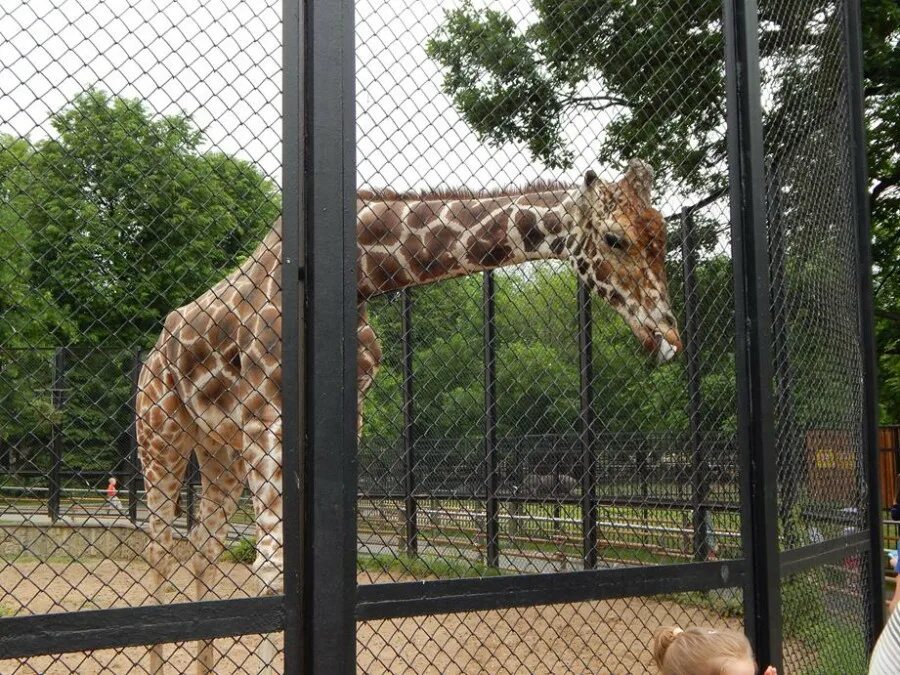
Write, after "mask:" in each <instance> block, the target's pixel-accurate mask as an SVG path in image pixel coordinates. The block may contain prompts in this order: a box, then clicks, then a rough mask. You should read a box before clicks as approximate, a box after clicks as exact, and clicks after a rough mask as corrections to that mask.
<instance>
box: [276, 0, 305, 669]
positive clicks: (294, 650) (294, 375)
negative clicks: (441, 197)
mask: <svg viewBox="0 0 900 675" xmlns="http://www.w3.org/2000/svg"><path fill="white" fill-rule="evenodd" d="M304 18H305V17H304V7H303V2H302V0H283V2H282V69H281V77H282V84H281V86H282V96H281V100H282V115H281V135H282V136H281V137H282V145H281V155H282V156H281V164H282V193H281V194H282V197H281V219H282V226H281V227H282V259H281V293H282V305H283V306H282V327H281V345H282V349H281V367H282V369H283V373H282V377H281V402H282V418H281V432H282V448H281V462H282V477H283V478H282V479H283V481H284V484H283V495H282V516H281V518H282V521H281V522H282V527H283V532H284V672H285V673H287V674H290V675H297V674H298V673H301V672H303V667H304V655H305V654H306V650H307V640H306V639H307V636H306V634H305V632H304V625H303V597H302V594H301V589H302V588H303V576H302V566H303V554H304V549H303V546H304V538H303V534H302V530H303V513H302V509H303V504H302V500H301V493H300V486H301V485H302V484H303V482H302V481H303V479H304V475H303V471H302V456H301V452H302V448H304V445H305V444H304V437H305V434H306V401H305V395H306V392H305V389H304V387H303V384H302V383H303V382H304V381H305V373H304V370H305V369H304V362H303V353H304V351H305V346H304V339H305V334H304V317H305V313H306V312H305V307H304V288H303V281H302V279H303V272H304V268H303V262H304V259H305V250H306V242H305V240H304V237H303V209H304V196H303V178H302V177H303V156H304V145H303V140H304V136H305V133H306V118H305V116H304V111H305V109H304V106H303V95H304V94H303V89H304V86H305V83H306V80H305V75H304V66H305V58H304V46H303V44H304V43H303V39H304V30H305V25H304Z"/></svg>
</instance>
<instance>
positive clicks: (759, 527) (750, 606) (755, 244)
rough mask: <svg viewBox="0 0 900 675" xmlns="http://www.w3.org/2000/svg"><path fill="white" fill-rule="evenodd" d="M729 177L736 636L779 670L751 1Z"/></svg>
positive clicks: (730, 52)
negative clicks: (738, 576)
mask: <svg viewBox="0 0 900 675" xmlns="http://www.w3.org/2000/svg"><path fill="white" fill-rule="evenodd" d="M724 18H725V20H724V27H725V58H726V64H725V74H726V84H727V87H726V89H727V107H728V119H727V123H728V169H729V185H730V191H731V230H732V255H733V259H734V288H735V293H734V298H735V345H736V348H735V352H736V362H737V364H736V365H737V396H738V410H737V413H738V443H739V448H740V456H741V459H742V469H743V471H742V474H743V475H742V480H741V504H742V506H743V509H742V518H741V526H742V530H743V531H742V539H743V554H744V557H745V558H746V559H747V560H748V563H749V565H748V566H749V568H750V574H749V575H748V576H747V582H746V586H745V588H744V628H745V630H746V631H747V634H748V636H749V637H750V639H751V641H752V642H753V644H754V647H755V651H756V656H757V660H758V661H759V662H760V663H765V664H771V665H773V666H775V667H776V668H778V669H779V670H781V666H782V630H781V627H782V618H781V592H780V585H781V584H780V582H781V580H780V570H779V547H778V503H777V494H776V492H777V491H776V490H774V489H772V487H773V486H774V485H776V484H777V483H776V481H777V479H778V472H777V466H776V457H775V443H774V420H773V401H772V399H773V393H772V378H773V370H774V368H773V363H772V322H771V316H770V313H769V298H770V294H769V268H768V250H767V244H768V242H767V237H766V204H765V198H766V194H765V180H764V165H763V128H762V103H761V98H760V72H759V28H758V12H757V6H756V2H755V0H725V17H724Z"/></svg>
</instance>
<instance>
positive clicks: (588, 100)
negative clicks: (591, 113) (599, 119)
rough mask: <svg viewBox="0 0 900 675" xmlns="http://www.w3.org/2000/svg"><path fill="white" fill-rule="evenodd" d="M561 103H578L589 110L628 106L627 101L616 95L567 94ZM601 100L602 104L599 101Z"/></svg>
mask: <svg viewBox="0 0 900 675" xmlns="http://www.w3.org/2000/svg"><path fill="white" fill-rule="evenodd" d="M560 102H561V103H562V104H563V105H579V106H583V107H585V108H588V109H589V110H606V109H607V108H613V107H615V106H626V107H627V106H629V105H630V104H629V102H628V101H627V100H625V99H624V98H619V97H618V96H568V97H566V98H563V99H561V101H560ZM601 102H602V105H600V103H601Z"/></svg>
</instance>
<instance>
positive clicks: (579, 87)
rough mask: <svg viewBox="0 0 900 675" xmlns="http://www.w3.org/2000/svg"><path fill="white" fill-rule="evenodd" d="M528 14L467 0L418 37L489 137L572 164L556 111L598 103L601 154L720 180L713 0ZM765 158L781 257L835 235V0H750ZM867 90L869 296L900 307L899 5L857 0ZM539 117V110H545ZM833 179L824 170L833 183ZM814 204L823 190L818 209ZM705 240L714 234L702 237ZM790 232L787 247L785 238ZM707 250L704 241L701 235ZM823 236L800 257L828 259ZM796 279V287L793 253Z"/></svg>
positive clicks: (892, 360) (580, 5)
mask: <svg viewBox="0 0 900 675" xmlns="http://www.w3.org/2000/svg"><path fill="white" fill-rule="evenodd" d="M530 4H531V8H532V10H533V13H532V14H531V15H530V16H531V17H533V20H532V19H529V22H528V23H527V25H524V24H521V23H517V22H516V21H514V20H513V19H512V18H511V17H510V16H509V15H507V14H504V13H503V12H498V11H495V10H490V9H476V8H475V7H474V6H473V4H472V3H471V2H465V3H463V4H462V5H461V6H460V7H459V8H457V9H453V10H450V11H448V12H447V13H446V17H445V21H444V23H443V24H442V25H441V27H440V29H439V30H438V31H437V32H436V33H435V34H434V35H433V36H432V38H431V40H430V41H429V43H428V47H427V48H428V52H429V54H430V56H431V57H432V58H434V59H435V60H436V61H437V62H438V63H439V65H440V66H441V67H442V68H443V73H444V80H443V86H444V90H445V92H446V93H447V94H448V95H449V96H450V97H451V98H452V99H453V101H454V103H455V105H456V106H457V107H458V108H459V110H460V112H461V113H462V115H463V117H464V118H465V119H466V121H467V122H468V123H469V124H470V125H471V126H472V128H473V129H474V130H475V131H476V132H477V133H478V134H479V136H480V137H481V138H482V139H484V140H486V141H488V142H490V143H495V144H499V143H504V142H509V141H514V142H518V143H521V144H522V145H524V146H525V147H527V148H528V149H529V150H530V151H531V153H532V154H533V156H534V157H535V158H536V159H537V160H540V161H542V162H543V163H544V164H546V165H547V166H549V167H565V166H568V165H569V163H570V161H571V158H572V156H573V154H572V148H571V147H570V143H569V140H568V139H567V138H566V136H565V126H566V125H565V120H566V119H567V116H570V115H572V114H573V113H575V112H594V113H596V115H597V120H598V122H599V123H600V125H601V126H602V129H603V136H602V145H601V147H600V150H599V155H600V156H599V158H598V159H599V162H600V163H601V165H606V166H610V165H613V166H615V165H616V164H617V163H619V162H621V160H622V159H624V158H627V157H633V156H639V157H642V158H644V159H646V160H648V161H649V162H650V163H651V164H653V165H654V167H656V168H657V169H658V170H659V177H660V179H661V181H662V183H661V186H662V187H663V189H665V190H666V191H667V192H669V193H671V194H679V193H680V194H682V195H685V196H686V197H687V198H693V199H697V198H698V197H697V195H699V196H700V198H702V197H704V196H705V195H715V194H717V193H718V192H719V191H720V190H721V189H722V187H723V186H724V185H725V181H726V177H727V175H726V174H727V172H726V163H725V154H726V146H725V82H724V68H723V55H724V39H723V30H722V22H721V13H722V6H721V3H719V2H712V1H707V0H701V1H699V2H694V1H691V2H687V1H684V2H669V1H668V0H667V1H662V0H651V1H650V2H628V1H625V0H587V1H585V0H531V3H530ZM759 10H760V19H759V44H760V53H761V57H762V63H763V68H762V74H763V92H764V96H763V104H764V106H763V107H764V110H763V115H764V119H763V122H764V131H765V139H766V162H767V170H768V174H769V175H770V176H773V177H774V180H776V181H778V184H775V185H770V186H769V188H770V190H772V192H771V193H770V200H774V199H777V197H776V195H778V194H780V195H782V196H784V202H785V204H784V205H781V206H778V207H777V208H771V207H772V205H773V204H776V202H774V201H772V202H770V214H772V213H777V212H778V209H781V216H782V221H783V223H785V224H782V225H779V227H783V228H784V229H785V231H784V233H783V235H781V236H782V245H783V246H785V247H786V248H787V250H788V257H790V255H791V253H792V252H793V251H796V250H798V249H797V248H796V247H797V246H799V243H798V242H805V241H809V238H808V237H807V236H806V234H805V233H804V232H803V229H804V228H809V229H816V228H821V230H824V234H822V232H821V230H820V238H821V239H823V240H824V239H827V238H828V237H832V236H836V234H835V233H837V232H838V231H839V229H840V218H841V216H840V215H839V214H836V213H831V214H828V216H827V218H826V221H827V220H828V219H832V220H834V222H833V223H832V222H820V219H818V218H813V217H810V213H811V206H812V208H814V207H815V205H816V204H819V203H821V202H822V201H823V200H824V201H828V200H829V199H830V197H829V196H828V195H823V193H822V192H821V189H822V186H821V185H819V184H817V183H816V178H815V177H816V176H820V175H827V174H828V173H829V171H831V173H832V174H833V173H834V172H833V167H834V165H835V162H838V163H839V162H843V161H846V160H845V156H844V155H843V154H841V150H840V148H841V144H842V143H845V139H846V127H845V126H843V125H845V124H846V120H845V118H844V117H843V116H840V115H836V114H835V111H837V110H841V109H842V108H843V106H844V105H845V100H846V99H845V96H846V90H845V89H844V87H843V86H841V80H840V78H841V76H842V73H844V72H845V51H844V50H845V47H844V43H843V40H844V17H843V14H842V13H841V7H840V4H839V3H833V2H830V1H827V0H817V1H812V2H802V3H801V2H782V3H776V2H764V3H760V7H759ZM862 18H863V44H864V50H865V54H864V64H865V65H864V69H865V73H864V75H865V106H866V114H867V126H868V156H869V172H870V178H871V184H870V187H871V190H870V199H871V204H872V231H873V239H874V258H875V274H876V279H875V287H876V302H877V304H878V305H879V306H880V307H881V308H882V309H890V310H892V311H893V312H895V313H896V314H898V315H900V294H898V291H900V288H898V285H900V272H898V270H900V221H898V213H900V152H898V149H900V75H898V73H900V7H898V5H897V3H896V2H893V0H863V2H862ZM541 120H543V124H541ZM840 187H841V186H839V185H833V186H829V188H830V189H833V190H836V189H840ZM824 208H826V207H825V206H823V207H822V209H824ZM707 243H708V245H709V244H713V245H714V242H707ZM791 246H794V247H795V248H794V249H791V248H790V247H791ZM707 250H710V251H712V250H713V249H712V248H709V249H707ZM824 253H825V252H824V251H819V252H818V254H817V255H816V256H814V257H813V258H809V257H807V259H806V260H804V261H802V263H801V264H800V265H799V266H798V268H799V267H800V266H807V267H808V266H810V265H812V266H825V267H820V268H819V269H828V266H829V265H830V264H831V261H830V260H829V259H828V258H827V256H825V255H824ZM789 273H790V274H795V275H797V276H795V277H794V278H793V279H792V283H793V284H794V286H795V289H796V288H798V287H799V288H800V291H799V293H800V294H802V293H803V292H805V291H808V290H809V289H810V288H812V286H809V285H808V286H806V287H803V286H802V284H803V283H805V282H804V281H803V279H800V280H799V281H798V278H799V277H802V276H803V275H805V274H806V275H807V277H808V276H809V275H808V274H807V273H806V272H804V271H802V270H800V269H793V270H789ZM879 334H880V338H881V340H880V342H881V347H882V350H883V354H884V355H883V356H882V359H881V364H882V369H881V376H882V392H883V400H884V401H885V406H884V407H883V410H884V418H885V419H886V420H900V384H898V382H900V375H898V373H900V370H898V368H900V359H898V357H897V347H896V345H897V342H898V338H897V334H898V333H897V322H896V318H894V319H883V320H881V321H880V322H879Z"/></svg>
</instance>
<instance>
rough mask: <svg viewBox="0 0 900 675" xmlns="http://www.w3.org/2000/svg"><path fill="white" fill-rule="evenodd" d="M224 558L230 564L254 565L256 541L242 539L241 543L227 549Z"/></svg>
mask: <svg viewBox="0 0 900 675" xmlns="http://www.w3.org/2000/svg"><path fill="white" fill-rule="evenodd" d="M222 558H223V559H224V560H226V561H228V562H234V563H242V564H244V565H252V564H253V561H254V560H256V539H254V538H253V537H241V539H240V540H239V541H237V542H235V543H234V544H232V545H231V546H229V547H228V548H227V549H225V553H223V554H222Z"/></svg>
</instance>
